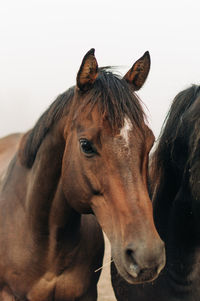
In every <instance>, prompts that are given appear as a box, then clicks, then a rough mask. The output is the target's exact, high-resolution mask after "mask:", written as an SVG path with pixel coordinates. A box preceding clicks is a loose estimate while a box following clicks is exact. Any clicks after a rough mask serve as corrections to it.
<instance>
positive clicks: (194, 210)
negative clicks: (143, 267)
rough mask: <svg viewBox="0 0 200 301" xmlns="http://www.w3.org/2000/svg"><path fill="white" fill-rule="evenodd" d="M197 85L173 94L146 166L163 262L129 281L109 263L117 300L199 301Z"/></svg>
mask: <svg viewBox="0 0 200 301" xmlns="http://www.w3.org/2000/svg"><path fill="white" fill-rule="evenodd" d="M199 129H200V86H198V85H193V86H191V87H189V88H187V89H185V90H183V91H181V92H180V93H178V95H176V97H175V98H174V100H173V103H172V105H171V108H170V110H169V113H168V115H167V117H166V119H165V122H164V124H163V127H162V130H161V134H160V138H159V141H158V144H157V146H156V149H155V152H154V153H153V154H152V158H151V160H150V167H149V177H150V187H151V189H150V190H151V193H152V198H153V208H154V209H153V212H154V220H155V225H156V228H157V230H158V233H159V234H160V236H161V238H162V239H163V241H164V242H165V247H166V265H165V268H164V269H163V270H162V272H161V273H160V276H159V277H158V278H157V279H156V280H155V281H153V282H152V283H145V284H140V285H135V286H134V285H130V284H128V283H127V282H125V281H124V280H123V279H122V278H121V277H120V275H119V274H118V272H117V270H116V268H115V266H114V265H113V266H112V283H113V287H114V290H115V294H116V297H117V300H119V301H125V300H126V301H128V300H134V301H160V300H162V301H169V300H170V301H198V300H199V299H200V267H199V262H200V224H199V220H200V202H199V201H200V185H199V183H200V173H199V170H200V147H199V146H200V131H199Z"/></svg>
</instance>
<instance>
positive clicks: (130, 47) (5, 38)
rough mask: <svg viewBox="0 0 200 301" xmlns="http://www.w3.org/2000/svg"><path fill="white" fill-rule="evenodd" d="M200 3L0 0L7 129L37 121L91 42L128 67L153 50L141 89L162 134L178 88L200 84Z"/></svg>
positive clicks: (0, 106) (0, 125) (100, 57)
mask: <svg viewBox="0 0 200 301" xmlns="http://www.w3.org/2000/svg"><path fill="white" fill-rule="evenodd" d="M199 11H200V1H199V0H188V1H186V0H181V1H179V0H178V1H176V0H168V1H162V0H160V1H159V0H149V1H148V0H146V1H145V0H138V1H134V0H132V1H130V0H128V1H126V0H124V1H118V0H115V1H109V0H100V1H95V0H93V1H91V0H83V1H80V0H79V1H77V0H68V1H67V0H65V1H64V0H47V1H46V0H17V1H16V0H1V1H0V83H1V84H0V136H4V135H7V134H9V133H13V132H21V131H23V132H24V131H26V130H28V129H29V128H31V127H32V126H33V125H34V123H35V122H36V120H37V119H38V118H39V116H40V115H41V114H42V113H43V111H44V110H45V109H46V108H47V107H48V106H49V105H50V104H51V102H52V101H53V100H54V99H55V98H56V96H57V95H58V94H60V93H61V92H63V91H65V90H67V89H68V88H69V87H70V86H72V85H74V84H75V80H76V73H77V71H78V69H79V66H80V64H81V61H82V58H83V56H84V55H85V53H86V52H87V51H88V50H89V49H90V48H95V50H96V52H95V54H96V58H97V61H98V64H99V66H105V65H112V66H119V67H118V68H117V69H116V70H119V71H120V73H121V74H122V75H123V74H124V73H126V71H127V70H128V69H129V68H130V67H131V66H132V64H133V63H134V62H135V61H136V60H137V59H138V58H139V57H140V56H142V55H143V53H144V52H145V51H146V50H149V52H150V55H151V61H152V65H151V70H150V73H149V77H148V79H147V81H146V83H145V85H144V87H143V88H142V89H141V91H139V92H138V94H139V96H140V98H141V99H142V100H143V102H144V103H145V105H146V107H147V108H148V116H149V122H150V126H151V128H152V129H153V131H154V133H155V135H156V136H158V134H159V132H160V128H161V125H162V123H163V120H164V117H165V115H166V113H167V111H168V109H169V106H170V103H171V101H172V100H173V98H174V97H175V95H176V94H177V93H178V92H179V91H181V90H182V89H185V88H187V87H188V86H189V85H191V84H192V83H195V84H200V34H199V29H200V17H199Z"/></svg>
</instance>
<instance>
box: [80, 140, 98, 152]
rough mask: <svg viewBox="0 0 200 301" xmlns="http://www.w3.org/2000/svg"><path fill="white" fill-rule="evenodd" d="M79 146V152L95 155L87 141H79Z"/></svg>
mask: <svg viewBox="0 0 200 301" xmlns="http://www.w3.org/2000/svg"><path fill="white" fill-rule="evenodd" d="M79 142H80V146H81V150H82V152H83V153H84V154H86V155H93V154H95V149H94V148H93V146H92V143H91V142H90V141H89V140H87V139H80V140H79Z"/></svg>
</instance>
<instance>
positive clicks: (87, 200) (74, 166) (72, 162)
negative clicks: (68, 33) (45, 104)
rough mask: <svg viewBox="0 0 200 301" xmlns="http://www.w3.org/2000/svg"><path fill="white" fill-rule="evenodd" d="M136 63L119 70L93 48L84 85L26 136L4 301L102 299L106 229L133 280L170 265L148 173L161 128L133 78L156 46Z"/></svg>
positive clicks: (11, 202)
mask: <svg viewBox="0 0 200 301" xmlns="http://www.w3.org/2000/svg"><path fill="white" fill-rule="evenodd" d="M146 65H147V66H146ZM135 67H136V70H135ZM135 67H134V66H133V68H132V69H131V71H129V72H128V74H127V75H126V76H125V79H119V78H117V77H116V76H114V75H113V74H112V73H110V72H108V71H105V70H98V66H97V62H96V59H95V57H94V51H93V50H91V51H89V52H88V53H87V54H86V56H85V57H84V59H83V62H82V65H81V67H80V70H79V72H78V75H77V86H76V87H73V88H71V89H69V90H68V91H67V92H65V93H63V94H62V95H60V96H59V97H58V98H57V99H56V101H55V102H54V103H53V104H52V105H51V106H50V108H49V109H48V110H47V111H46V112H45V113H44V114H43V115H42V116H41V118H40V119H39V120H38V122H37V123H36V125H35V127H34V128H33V129H32V130H31V131H29V132H28V133H26V134H25V135H22V137H18V138H19V139H20V141H19V140H18V138H17V141H16V147H17V145H18V143H19V145H18V147H17V151H16V153H15V154H14V156H13V158H12V159H11V155H10V156H9V160H10V163H9V166H8V169H7V171H6V173H5V176H4V177H3V179H2V183H1V190H0V246H1V247H0V300H1V301H5V300H6V301H8V300H9V301H10V300H13V299H15V300H20V301H21V300H29V301H48V300H55V301H68V300H70V301H72V300H77V301H78V300H79V301H94V300H96V298H97V289H96V284H97V281H98V278H99V275H100V272H96V273H95V270H96V269H98V268H99V267H100V266H101V264H102V258H103V249H104V242H103V235H102V229H103V230H104V231H105V233H106V234H107V236H108V238H109V240H110V242H111V246H112V256H113V258H114V260H115V262H116V265H117V268H118V270H119V272H120V273H121V274H122V275H123V277H125V278H126V279H127V281H129V282H131V283H134V282H141V281H146V280H149V279H150V278H151V279H152V278H155V277H157V275H158V273H159V272H160V270H161V269H162V268H163V266H164V262H165V257H164V248H163V243H162V241H161V239H160V237H159V235H158V234H157V232H156V229H155V226H154V223H153V217H152V207H151V202H150V200H149V197H148V193H147V183H146V182H147V181H146V175H147V164H148V153H149V150H150V148H151V146H152V143H153V140H154V137H153V134H152V132H151V131H150V129H149V128H148V127H147V125H146V124H145V122H144V116H143V112H142V109H141V107H140V104H139V101H138V100H137V98H136V96H135V95H134V93H133V88H132V87H134V89H135V90H136V89H137V88H140V86H141V85H142V84H143V82H144V81H145V79H146V77H147V74H148V70H149V59H148V54H145V56H143V57H142V58H141V59H140V60H138V61H137V62H136V65H135ZM140 69H141V72H140ZM135 72H136V75H137V76H135V75H134V74H135ZM134 77H135V78H134ZM122 95H123V97H122ZM6 139H8V138H6ZM1 142H2V144H3V140H1V141H0V145H1ZM133 146H134V147H133ZM16 147H15V148H14V147H13V153H14V152H15V150H16ZM133 157H134V160H132V158H133ZM97 221H98V222H97ZM144 266H145V272H144V273H142V277H141V270H142V269H143V267H144Z"/></svg>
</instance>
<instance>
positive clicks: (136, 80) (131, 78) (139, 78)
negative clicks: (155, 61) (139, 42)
mask: <svg viewBox="0 0 200 301" xmlns="http://www.w3.org/2000/svg"><path fill="white" fill-rule="evenodd" d="M150 65H151V59H150V55H149V52H148V51H146V52H145V53H144V55H143V56H142V57H141V58H140V59H139V60H137V61H136V62H135V64H134V65H133V66H132V68H131V69H130V70H129V71H128V72H127V73H126V75H125V76H124V79H125V80H126V81H127V82H128V83H130V84H132V85H133V86H134V89H135V91H137V90H139V89H140V88H141V87H142V86H143V84H144V82H145V80H146V78H147V76H148V74H149V70H150Z"/></svg>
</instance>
